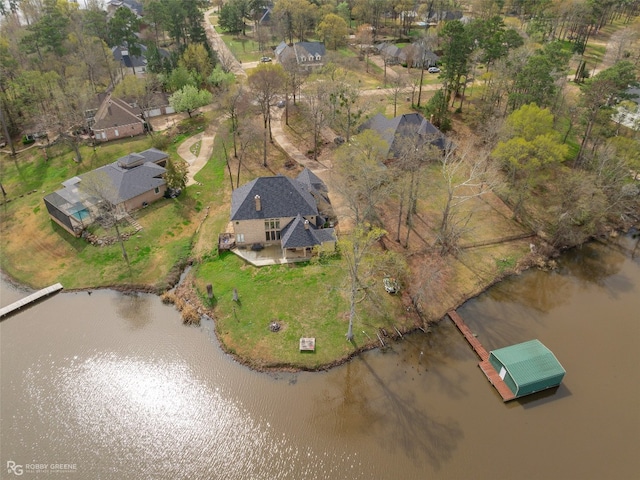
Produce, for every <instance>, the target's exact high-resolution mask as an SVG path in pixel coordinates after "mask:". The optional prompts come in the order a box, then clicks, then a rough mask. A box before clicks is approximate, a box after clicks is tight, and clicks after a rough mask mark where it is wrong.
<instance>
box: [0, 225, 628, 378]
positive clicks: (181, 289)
mask: <svg viewBox="0 0 640 480" xmlns="http://www.w3.org/2000/svg"><path fill="white" fill-rule="evenodd" d="M635 229H636V227H635V226H634V227H631V228H630V229H627V230H626V231H624V232H623V233H621V234H622V235H628V234H630V233H631V232H632V231H633V230H635ZM615 238H616V236H611V235H610V236H607V237H606V238H601V237H596V238H592V239H591V240H590V242H593V241H596V242H600V243H610V242H611V240H612V239H615ZM579 246H580V245H575V246H573V247H568V248H566V249H563V250H553V251H552V252H550V254H549V255H544V256H543V255H540V254H536V255H533V254H531V255H527V256H525V257H523V258H522V259H521V262H520V263H519V264H517V265H516V266H515V267H514V269H513V270H511V271H508V272H503V273H502V274H501V275H497V276H496V277H494V278H493V279H491V280H490V281H487V282H486V283H484V284H483V285H482V286H480V287H478V288H477V289H475V290H474V291H472V292H468V293H467V294H465V295H463V297H462V299H461V300H459V301H458V302H457V304H456V305H451V306H448V307H442V310H441V312H442V315H440V316H438V317H437V318H434V319H428V318H423V317H422V315H420V314H419V313H418V312H413V314H414V315H417V317H418V318H419V319H420V320H421V321H422V323H423V324H424V325H425V326H426V330H425V329H424V328H422V327H420V326H418V325H416V326H414V327H413V328H411V329H409V330H406V331H401V332H400V333H401V335H398V334H397V333H396V332H393V334H391V333H390V334H388V335H387V336H385V337H384V338H385V340H386V339H388V342H387V343H386V344H385V345H384V346H381V345H380V342H379V341H377V340H375V341H374V340H371V341H370V342H367V343H365V344H363V345H359V346H356V347H355V349H354V350H353V351H352V352H350V353H349V354H348V355H346V356H344V357H341V358H336V359H334V360H333V361H331V362H329V363H326V364H322V365H319V366H317V367H313V368H310V367H304V366H298V365H294V364H286V363H263V362H261V359H259V358H256V359H254V358H249V357H245V356H241V355H239V354H237V353H236V352H234V351H231V350H230V349H229V348H228V347H227V345H226V344H225V343H224V342H223V341H222V339H221V337H220V335H219V334H218V329H217V323H216V319H215V314H214V312H213V311H212V310H211V309H209V308H207V307H206V306H205V305H204V304H203V303H202V301H201V300H200V298H199V296H198V294H197V292H196V291H195V289H194V285H193V281H192V279H191V278H190V277H189V276H188V273H187V275H185V272H186V271H187V268H188V267H189V266H190V265H191V262H187V265H185V266H184V268H183V269H182V271H181V277H182V276H183V275H184V278H181V281H180V282H179V283H177V284H176V285H174V286H173V287H172V288H170V289H168V290H164V291H160V290H159V289H158V287H154V286H151V285H126V284H120V285H105V286H99V287H83V288H75V289H70V290H66V289H65V290H64V291H63V292H68V293H74V292H75V293H77V292H89V293H90V292H92V291H94V290H112V291H115V292H120V293H123V294H130V295H131V294H138V293H145V294H153V295H156V296H158V297H159V298H160V297H161V296H162V294H163V293H166V292H168V291H172V290H173V292H174V294H175V296H176V298H179V299H180V300H181V301H182V302H183V303H184V304H185V305H188V306H190V307H191V308H194V309H195V310H196V312H197V314H198V316H199V319H200V320H202V317H206V318H207V319H209V320H211V321H213V323H214V332H215V335H216V340H217V342H218V345H219V346H220V348H221V350H222V351H223V352H224V353H225V354H227V355H230V356H231V357H232V358H233V360H234V361H235V362H237V363H239V364H241V365H243V366H245V367H247V368H249V369H251V370H253V371H257V372H261V373H278V372H290V373H294V372H326V371H328V370H331V369H332V368H335V367H338V366H341V365H344V364H345V363H347V362H349V361H351V360H352V359H353V358H354V357H356V356H358V355H360V354H361V353H364V352H367V351H370V350H374V349H376V348H387V346H388V345H389V344H391V343H392V342H393V343H395V342H397V341H399V340H400V339H401V338H402V337H404V335H411V334H414V333H417V332H418V331H422V332H423V333H429V330H428V328H429V326H430V325H438V324H440V322H442V321H443V320H444V319H445V318H446V315H447V313H446V312H448V311H450V310H455V309H457V308H459V307H460V306H461V305H463V304H464V303H466V302H467V301H469V300H471V299H473V298H476V297H477V296H479V295H481V294H482V293H484V292H485V291H487V290H488V289H489V288H491V287H493V286H495V285H497V284H498V283H500V282H501V281H503V280H505V279H507V278H509V277H512V276H515V275H520V274H522V273H523V272H525V271H527V270H529V269H530V268H533V267H538V268H554V266H553V259H554V258H557V256H558V255H560V253H562V252H563V251H567V250H569V249H571V248H576V247H579ZM0 274H1V275H2V280H3V281H4V282H6V283H8V284H10V285H11V286H12V287H14V288H16V289H17V290H24V291H28V290H29V289H30V288H31V287H30V286H28V285H24V284H21V283H20V282H17V281H16V280H15V279H14V278H12V277H11V276H10V275H9V274H7V273H6V272H4V271H0ZM160 299H161V298H160ZM161 301H162V299H161ZM173 306H174V308H175V310H176V311H177V312H179V313H181V310H180V309H179V308H178V306H177V305H175V304H174V305H173ZM183 324H184V325H185V326H191V325H194V324H191V323H189V322H187V321H185V320H184V318H183ZM195 325H198V326H199V325H200V321H198V323H196V324H195ZM345 341H346V340H345Z"/></svg>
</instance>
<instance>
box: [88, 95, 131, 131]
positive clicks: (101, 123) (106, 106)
mask: <svg viewBox="0 0 640 480" xmlns="http://www.w3.org/2000/svg"><path fill="white" fill-rule="evenodd" d="M141 113H142V110H140V109H139V108H134V107H131V106H130V105H129V104H128V103H126V102H124V101H122V100H120V99H119V98H115V97H112V96H109V97H107V98H105V100H104V102H102V105H101V106H100V108H99V109H98V111H97V112H96V116H95V120H96V123H95V124H94V125H93V130H101V129H104V128H110V127H121V126H125V125H132V124H135V123H144V120H143V119H142V118H140V114H141ZM122 134H123V135H124V132H123V133H122Z"/></svg>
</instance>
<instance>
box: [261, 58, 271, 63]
mask: <svg viewBox="0 0 640 480" xmlns="http://www.w3.org/2000/svg"><path fill="white" fill-rule="evenodd" d="M260 61H261V62H262V63H269V62H270V61H271V57H262V58H261V59H260Z"/></svg>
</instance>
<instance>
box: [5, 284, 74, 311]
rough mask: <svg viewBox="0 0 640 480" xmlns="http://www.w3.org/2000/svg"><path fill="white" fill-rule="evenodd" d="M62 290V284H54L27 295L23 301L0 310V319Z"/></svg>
mask: <svg viewBox="0 0 640 480" xmlns="http://www.w3.org/2000/svg"><path fill="white" fill-rule="evenodd" d="M62 289H63V286H62V284H60V283H56V284H54V285H51V286H49V287H47V288H43V289H42V290H38V291H37V292H35V293H32V294H31V295H27V296H26V297H24V298H23V299H21V300H18V301H17V302H13V303H12V304H11V305H7V306H6V307H2V308H0V318H3V317H5V316H7V315H9V314H11V313H13V312H15V311H16V310H20V309H21V308H22V307H24V306H26V305H29V304H30V303H33V302H36V301H38V300H40V299H41V298H44V297H46V296H48V295H51V294H52V293H56V292H59V291H60V290H62Z"/></svg>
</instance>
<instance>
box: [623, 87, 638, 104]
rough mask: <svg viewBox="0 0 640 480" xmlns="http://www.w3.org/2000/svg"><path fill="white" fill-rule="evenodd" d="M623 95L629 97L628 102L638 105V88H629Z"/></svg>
mask: <svg viewBox="0 0 640 480" xmlns="http://www.w3.org/2000/svg"><path fill="white" fill-rule="evenodd" d="M625 93H626V94H627V95H629V100H631V101H632V102H635V103H637V104H638V105H640V87H630V88H628V89H627V90H626V92H625Z"/></svg>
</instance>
